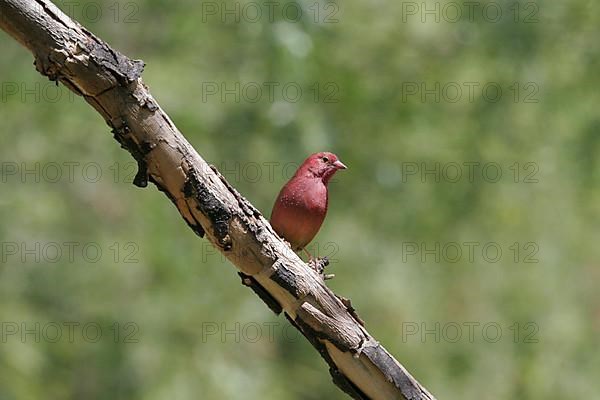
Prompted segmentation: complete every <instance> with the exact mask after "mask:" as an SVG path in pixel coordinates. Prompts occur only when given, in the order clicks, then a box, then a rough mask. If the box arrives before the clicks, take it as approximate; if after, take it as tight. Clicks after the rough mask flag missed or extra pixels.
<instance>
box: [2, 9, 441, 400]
mask: <svg viewBox="0 0 600 400" xmlns="http://www.w3.org/2000/svg"><path fill="white" fill-rule="evenodd" d="M0 27H1V28H2V29H3V30H5V31H6V32H7V33H9V34H10V35H11V36H13V37H14V38H15V39H16V40H17V41H19V42H20V43H21V44H22V45H23V46H25V47H27V48H28V49H29V50H30V51H31V52H32V53H33V55H34V57H35V66H36V68H37V70H38V71H39V72H40V73H41V74H43V75H45V76H47V77H48V78H50V79H51V80H53V81H59V82H62V83H63V84H65V85H66V86H67V87H68V88H70V89H71V90H72V91H74V92H75V93H77V94H78V95H80V96H83V98H84V99H85V100H86V101H87V102H88V103H89V104H90V105H91V106H92V107H94V109H96V110H97V111H98V113H100V115H102V117H103V118H104V119H105V121H106V122H107V124H108V125H109V126H110V127H111V128H112V132H113V134H114V137H115V139H116V140H117V141H118V142H119V143H120V144H121V146H122V147H123V148H125V149H126V150H128V151H129V152H130V153H131V154H132V156H133V157H134V158H135V159H136V160H137V162H138V166H139V171H138V173H137V175H136V178H135V181H134V184H135V185H137V186H140V187H145V186H146V185H147V184H148V182H152V183H154V184H155V185H156V186H157V187H158V189H159V190H161V191H162V192H164V193H165V194H166V195H167V197H169V199H171V201H172V202H173V203H174V204H175V206H176V207H177V209H178V210H179V212H180V213H181V216H182V217H183V218H184V220H185V221H186V223H187V224H188V225H189V227H190V228H191V229H192V230H193V231H194V232H196V233H197V234H198V235H199V236H203V237H206V238H207V239H208V240H209V241H210V242H211V243H212V244H213V245H214V246H215V247H216V248H218V249H219V250H220V251H221V252H222V253H223V254H225V256H226V257H227V258H228V259H229V260H230V261H231V262H232V263H233V264H234V265H235V266H236V267H237V268H238V269H239V271H240V272H239V273H240V276H241V277H242V283H244V284H245V285H247V286H250V287H252V288H253V290H254V291H255V292H256V293H257V294H258V295H259V296H260V298H261V299H263V301H265V303H267V305H268V306H269V307H270V308H271V310H273V311H274V312H276V313H280V312H281V311H283V312H284V313H285V315H286V317H287V318H288V319H289V320H290V322H291V323H292V324H293V325H294V326H295V327H296V328H298V329H299V330H300V331H301V332H302V333H303V334H304V336H305V337H306V338H307V339H308V340H309V341H310V343H311V344H312V345H313V346H314V347H315V348H316V349H317V350H318V351H319V353H320V354H321V356H322V357H323V358H324V359H325V361H327V363H328V364H329V367H330V369H329V370H330V373H331V375H332V377H333V381H334V382H335V384H336V385H338V386H339V387H340V388H341V389H342V390H344V391H345V392H346V393H348V394H349V395H351V396H352V397H354V398H355V399H411V400H415V399H433V398H434V397H433V396H432V395H431V394H430V393H429V392H428V391H427V390H426V389H425V388H424V387H423V386H421V385H420V384H419V383H418V382H417V381H416V380H415V379H414V378H413V377H412V376H411V375H410V374H409V373H408V372H407V371H406V370H405V369H404V367H403V366H402V365H401V364H400V363H399V362H398V361H396V360H395V359H394V358H393V357H392V356H391V355H390V354H389V353H388V352H387V351H386V350H385V349H384V348H383V346H381V345H380V344H379V343H378V342H377V341H376V340H375V339H374V338H373V337H372V336H371V335H370V334H369V333H368V332H367V330H366V329H365V328H364V326H363V324H362V321H360V319H358V318H357V316H356V313H355V312H354V310H353V309H352V308H351V306H350V303H349V302H348V301H346V300H345V299H344V301H342V299H340V298H339V297H337V296H336V295H335V294H334V293H333V292H332V291H331V290H330V289H329V288H328V287H327V286H326V285H325V283H324V281H323V278H322V276H320V275H319V274H317V273H316V272H315V271H314V270H312V269H311V268H309V267H308V266H307V265H306V264H305V263H304V262H303V261H302V260H301V259H300V258H299V257H298V256H297V255H296V254H295V253H294V252H293V251H292V250H291V249H290V248H289V247H288V246H287V245H286V244H285V243H284V242H283V241H282V240H281V239H280V238H279V237H278V236H277V234H275V232H274V231H273V229H272V228H271V226H270V225H269V223H268V221H267V220H265V218H263V216H262V215H261V214H260V212H259V211H258V210H257V209H256V208H254V207H253V206H252V204H250V203H249V202H248V201H247V200H246V199H245V198H244V197H242V196H241V195H240V194H239V193H238V192H237V191H236V190H235V189H234V188H233V187H232V186H231V185H229V184H228V183H227V182H226V181H225V179H224V178H223V177H222V176H221V175H220V174H219V173H218V171H217V170H216V169H215V168H213V167H211V166H209V165H208V164H207V163H206V162H205V161H204V160H203V159H202V157H200V155H199V154H198V153H197V152H196V151H195V150H194V149H193V148H192V146H191V145H190V144H189V143H188V142H187V141H186V139H185V138H184V137H183V135H182V134H181V133H180V132H179V131H178V130H177V128H176V127H175V124H174V123H173V122H172V121H171V120H170V118H169V117H168V116H167V114H165V112H164V111H163V110H162V109H161V108H160V106H159V105H158V104H157V102H156V101H155V100H154V98H153V97H152V96H151V94H150V92H149V91H148V88H147V87H146V86H145V85H144V83H143V82H142V79H141V74H142V71H143V67H144V63H143V62H142V61H139V60H131V59H129V58H127V57H126V56H124V55H123V54H121V53H119V52H118V51H116V50H114V49H112V48H111V47H109V46H108V45H107V44H106V43H105V42H104V41H102V40H101V39H99V38H98V37H96V36H95V35H93V34H92V33H91V32H89V31H88V30H86V29H85V28H84V27H82V26H81V25H80V24H79V23H77V22H75V21H73V20H71V19H70V18H69V17H68V16H66V15H65V14H64V13H62V12H61V11H60V10H59V9H58V8H57V7H56V6H54V5H53V4H52V3H51V2H49V1H45V0H0ZM190 251H194V249H190Z"/></svg>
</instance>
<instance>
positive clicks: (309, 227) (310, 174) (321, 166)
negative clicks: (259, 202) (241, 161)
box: [271, 152, 346, 251]
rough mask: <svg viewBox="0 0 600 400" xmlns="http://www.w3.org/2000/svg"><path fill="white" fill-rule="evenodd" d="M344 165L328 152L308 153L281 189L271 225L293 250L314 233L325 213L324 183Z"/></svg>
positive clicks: (303, 244) (298, 248)
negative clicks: (309, 154)
mask: <svg viewBox="0 0 600 400" xmlns="http://www.w3.org/2000/svg"><path fill="white" fill-rule="evenodd" d="M340 169H346V166H345V165H344V164H343V163H342V162H341V161H339V160H338V158H337V156H336V155H335V154H333V153H329V152H321V153H315V154H313V155H311V156H310V157H308V158H307V159H306V160H305V161H304V163H302V165H301V166H300V167H299V168H298V170H297V171H296V173H295V174H294V176H293V177H292V178H291V179H290V180H289V182H288V183H286V184H285V186H284V187H283V188H282V189H281V191H280V192H279V196H277V200H275V204H274V205H273V211H272V212H271V225H272V226H273V228H274V229H275V232H277V233H278V234H279V236H281V237H283V238H284V239H285V240H287V241H288V242H289V243H290V244H291V245H292V249H294V250H295V251H297V250H300V249H304V248H305V247H306V245H307V244H308V243H310V241H311V240H312V239H313V238H314V237H315V235H316V234H317V232H319V229H320V228H321V224H323V220H324V219H325V215H326V214H327V204H328V197H329V196H328V192H327V185H328V183H329V180H330V179H331V177H332V176H333V175H334V174H335V173H336V172H337V171H338V170H340Z"/></svg>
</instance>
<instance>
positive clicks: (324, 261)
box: [308, 257, 335, 280]
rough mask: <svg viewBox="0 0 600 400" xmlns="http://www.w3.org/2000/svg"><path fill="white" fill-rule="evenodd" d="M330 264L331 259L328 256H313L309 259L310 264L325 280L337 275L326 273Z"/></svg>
mask: <svg viewBox="0 0 600 400" xmlns="http://www.w3.org/2000/svg"><path fill="white" fill-rule="evenodd" d="M328 265H329V259H328V258H327V257H323V258H311V259H310V260H308V266H309V267H311V268H312V269H314V270H315V271H316V272H317V273H318V274H319V275H321V276H322V277H323V279H324V280H327V279H333V278H334V277H335V275H334V274H326V273H325V267H326V266H328Z"/></svg>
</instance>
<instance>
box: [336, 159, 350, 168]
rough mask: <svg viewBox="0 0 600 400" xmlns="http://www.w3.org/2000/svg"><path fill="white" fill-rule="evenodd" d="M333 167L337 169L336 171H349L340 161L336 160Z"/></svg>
mask: <svg viewBox="0 0 600 400" xmlns="http://www.w3.org/2000/svg"><path fill="white" fill-rule="evenodd" d="M332 165H333V166H334V167H335V169H348V167H346V166H345V165H344V163H343V162H341V161H340V160H335V161H334V162H333V164H332Z"/></svg>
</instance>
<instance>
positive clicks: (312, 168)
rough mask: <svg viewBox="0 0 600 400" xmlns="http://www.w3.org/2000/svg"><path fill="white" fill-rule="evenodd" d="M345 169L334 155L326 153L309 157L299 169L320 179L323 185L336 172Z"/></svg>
mask: <svg viewBox="0 0 600 400" xmlns="http://www.w3.org/2000/svg"><path fill="white" fill-rule="evenodd" d="M346 168H347V167H346V166H345V165H344V163H342V162H341V161H340V160H339V159H338V157H337V156H336V155H335V154H333V153H329V152H327V151H323V152H320V153H315V154H313V155H311V156H310V157H308V158H307V159H306V160H305V161H304V163H303V164H302V167H301V169H304V170H305V171H306V172H307V173H309V174H311V175H313V176H316V177H318V178H321V179H322V180H323V182H324V183H327V182H329V180H330V179H331V177H332V176H333V174H335V173H336V172H337V171H338V170H340V169H346Z"/></svg>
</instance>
